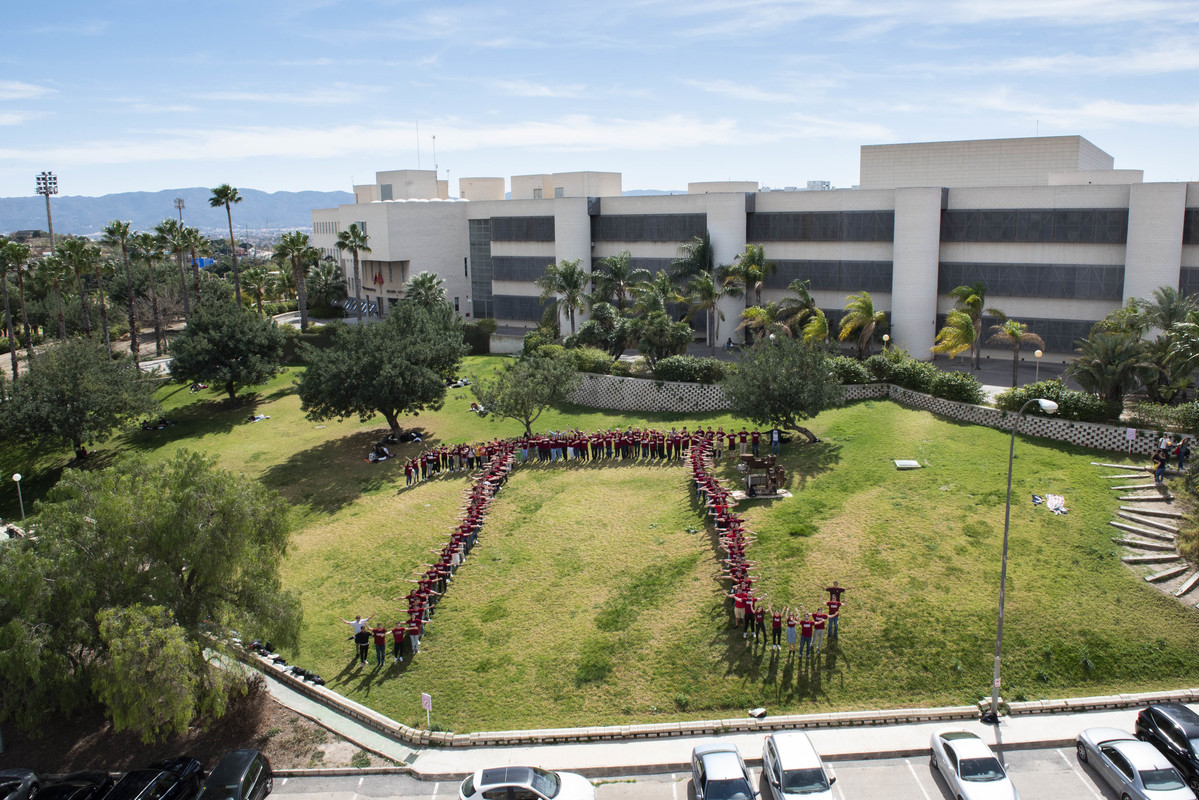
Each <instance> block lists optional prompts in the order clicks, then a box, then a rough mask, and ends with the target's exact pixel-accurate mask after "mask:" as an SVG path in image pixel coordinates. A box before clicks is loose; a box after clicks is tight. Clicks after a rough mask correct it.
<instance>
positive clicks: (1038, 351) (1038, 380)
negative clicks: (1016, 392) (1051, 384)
mask: <svg viewBox="0 0 1199 800" xmlns="http://www.w3.org/2000/svg"><path fill="white" fill-rule="evenodd" d="M1033 355H1034V356H1036V358H1037V377H1036V378H1034V379H1033V380H1034V381H1035V382H1036V383H1040V382H1041V356H1043V355H1045V353H1044V351H1041V350H1034V351H1033Z"/></svg>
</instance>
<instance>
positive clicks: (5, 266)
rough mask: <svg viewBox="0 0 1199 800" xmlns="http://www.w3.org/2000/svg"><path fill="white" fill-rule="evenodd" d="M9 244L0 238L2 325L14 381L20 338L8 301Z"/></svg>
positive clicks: (16, 374)
mask: <svg viewBox="0 0 1199 800" xmlns="http://www.w3.org/2000/svg"><path fill="white" fill-rule="evenodd" d="M9 244H11V242H9V240H8V239H6V238H4V237H3V236H0V290H3V292H4V325H5V327H6V328H7V331H6V334H7V336H8V356H9V358H10V359H12V379H13V380H14V381H15V380H16V379H17V378H19V377H20V376H21V373H20V370H18V369H17V350H19V349H20V347H21V337H19V336H18V335H17V326H16V325H15V324H14V322H13V318H12V305H11V304H10V303H9V300H8V273H9V270H11V269H12V267H13V265H12V263H11V262H10V261H9V254H8V245H9Z"/></svg>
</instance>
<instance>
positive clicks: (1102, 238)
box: [941, 208, 1128, 244]
mask: <svg viewBox="0 0 1199 800" xmlns="http://www.w3.org/2000/svg"><path fill="white" fill-rule="evenodd" d="M941 241H943V242H1049V243H1068V244H1124V243H1125V242H1126V241H1128V209H1127V208H1005V209H999V210H980V209H971V210H969V211H942V212H941Z"/></svg>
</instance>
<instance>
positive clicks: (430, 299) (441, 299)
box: [404, 272, 449, 309]
mask: <svg viewBox="0 0 1199 800" xmlns="http://www.w3.org/2000/svg"><path fill="white" fill-rule="evenodd" d="M404 297H405V298H406V299H408V300H411V301H412V302H413V303H416V304H417V305H418V306H420V307H422V308H430V309H431V308H433V307H434V306H439V305H444V304H447V303H449V300H447V299H446V296H445V281H443V280H442V279H441V278H439V277H437V276H436V275H434V274H433V273H432V272H418V273H417V274H416V275H413V276H412V278H411V279H410V280H409V281H408V285H407V286H405V287H404Z"/></svg>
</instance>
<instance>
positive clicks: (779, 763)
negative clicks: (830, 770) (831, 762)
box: [762, 731, 837, 800]
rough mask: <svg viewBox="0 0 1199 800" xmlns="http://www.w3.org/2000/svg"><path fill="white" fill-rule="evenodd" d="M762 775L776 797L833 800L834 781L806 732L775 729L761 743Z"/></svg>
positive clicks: (778, 799) (796, 799)
mask: <svg viewBox="0 0 1199 800" xmlns="http://www.w3.org/2000/svg"><path fill="white" fill-rule="evenodd" d="M762 777H763V778H765V779H766V786H767V787H769V789H768V791H769V793H770V796H771V798H773V800H801V799H802V800H832V797H833V784H834V783H836V782H837V779H836V778H830V777H829V776H828V775H827V774H826V772H825V770H824V762H822V761H821V760H820V754H819V753H817V752H816V748H815V747H813V746H812V741H811V740H810V739H809V738H808V735H807V734H806V733H802V732H800V731H790V732H787V733H772V734H770V735H769V736H767V737H766V741H765V742H763V743H762Z"/></svg>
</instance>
